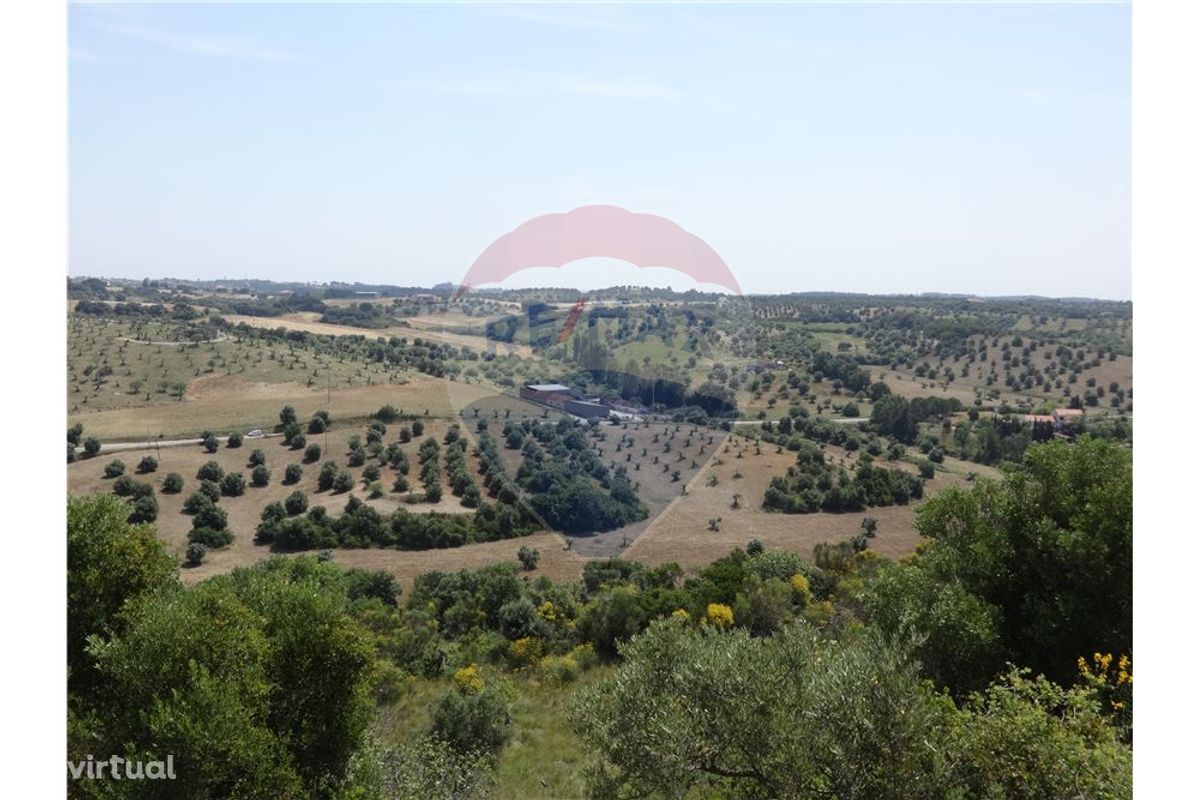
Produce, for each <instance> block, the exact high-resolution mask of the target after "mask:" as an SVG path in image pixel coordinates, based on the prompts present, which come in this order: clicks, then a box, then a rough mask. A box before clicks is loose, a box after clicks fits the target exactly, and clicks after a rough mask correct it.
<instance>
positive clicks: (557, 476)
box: [504, 418, 649, 534]
mask: <svg viewBox="0 0 1199 800" xmlns="http://www.w3.org/2000/svg"><path fill="white" fill-rule="evenodd" d="M590 430H591V429H590V428H589V427H587V426H584V425H579V424H576V423H575V422H573V421H572V420H569V419H565V418H563V419H560V420H558V421H557V422H556V423H555V422H543V421H540V420H537V421H534V420H525V421H523V422H521V423H520V424H519V425H517V424H515V423H509V425H508V426H505V429H504V431H505V433H504V436H505V441H506V442H507V443H508V444H510V445H511V444H515V443H517V442H520V444H517V445H516V446H519V447H520V448H521V453H522V455H523V456H524V461H523V462H522V463H521V465H520V469H518V470H517V473H516V482H517V484H518V485H520V487H521V488H522V489H524V490H525V491H526V492H528V493H529V495H530V498H529V505H530V506H531V507H532V509H533V510H534V511H535V512H536V513H537V514H538V516H540V517H541V518H542V519H543V520H545V522H546V524H547V525H549V526H550V527H552V528H553V529H555V530H558V531H561V532H563V533H569V534H586V533H593V532H595V531H607V530H612V529H613V528H619V527H621V526H622V525H627V524H629V523H630V522H636V521H637V520H641V519H645V517H646V515H647V514H648V513H649V512H648V510H647V509H646V507H645V505H644V504H643V503H642V502H641V501H640V499H639V498H638V497H637V492H636V490H635V489H634V488H633V484H632V483H631V482H630V481H629V479H628V475H627V472H626V470H625V468H624V467H623V466H620V467H617V468H616V469H614V470H613V469H609V468H608V465H606V464H604V462H603V461H602V460H601V459H600V457H599V456H598V455H597V454H596V452H595V449H594V448H593V447H592V445H591V443H590V442H589V441H588V433H589V431H590ZM516 431H519V432H520V433H519V437H517V434H516V433H515V432H516Z"/></svg>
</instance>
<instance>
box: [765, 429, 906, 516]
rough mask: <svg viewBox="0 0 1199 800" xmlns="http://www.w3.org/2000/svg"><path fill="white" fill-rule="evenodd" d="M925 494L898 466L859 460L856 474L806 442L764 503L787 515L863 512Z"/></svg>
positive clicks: (773, 486)
mask: <svg viewBox="0 0 1199 800" xmlns="http://www.w3.org/2000/svg"><path fill="white" fill-rule="evenodd" d="M923 496H924V484H923V483H922V482H921V480H920V479H919V478H917V477H916V476H914V475H911V474H909V473H907V472H905V471H903V470H899V469H887V468H883V467H876V466H874V465H873V464H872V463H871V462H870V460H869V459H868V458H863V459H859V461H858V467H857V469H856V470H855V471H854V472H853V473H849V472H847V471H846V470H844V469H841V470H836V469H834V468H833V466H832V465H831V464H829V463H828V462H827V460H826V459H825V455H824V453H823V452H822V451H821V450H820V449H819V448H816V447H813V446H811V445H805V446H804V447H801V448H800V449H799V451H798V453H797V454H796V463H795V464H794V465H793V466H790V467H788V468H787V472H786V474H785V475H781V476H777V477H775V478H772V479H771V481H770V487H769V488H768V489H767V490H766V494H765V496H764V497H763V499H762V504H763V505H764V506H765V507H766V508H767V509H770V510H774V511H782V512H785V513H788V514H809V513H812V512H815V511H831V512H840V511H862V510H864V509H866V508H869V507H872V506H890V505H906V504H907V503H908V502H909V501H910V500H913V499H920V498H921V497H923Z"/></svg>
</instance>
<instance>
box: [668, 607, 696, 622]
mask: <svg viewBox="0 0 1199 800" xmlns="http://www.w3.org/2000/svg"><path fill="white" fill-rule="evenodd" d="M670 616H672V617H674V618H675V619H681V620H683V622H687V621H688V620H690V619H691V612H690V611H688V610H687V609H685V608H676V609H675V610H674V611H672V612H670Z"/></svg>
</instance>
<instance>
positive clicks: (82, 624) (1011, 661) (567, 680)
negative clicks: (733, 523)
mask: <svg viewBox="0 0 1199 800" xmlns="http://www.w3.org/2000/svg"><path fill="white" fill-rule="evenodd" d="M534 438H536V437H534ZM489 449H490V448H489ZM488 483H489V484H493V485H495V486H497V487H499V490H502V488H503V486H504V485H505V484H504V480H503V479H502V476H501V475H499V474H498V473H496V474H493V475H492V477H491V479H490V480H489V481H488ZM128 503H129V501H128V500H125V499H121V498H118V497H114V496H110V495H98V496H96V497H92V498H88V499H84V500H80V499H71V500H70V501H69V504H68V558H69V574H68V603H69V636H68V663H69V669H70V679H69V741H68V752H69V755H70V757H71V758H73V759H80V758H83V757H84V756H85V754H87V753H97V752H100V753H108V752H111V753H114V754H120V755H123V756H126V757H130V758H144V759H160V758H163V757H165V755H166V754H167V753H171V754H174V756H175V764H176V769H177V771H178V773H179V776H180V780H178V781H174V782H145V781H142V782H137V781H128V782H122V783H116V782H104V781H79V782H73V783H72V784H71V786H70V790H71V792H72V793H73V795H74V796H80V797H88V796H94V797H189V798H191V797H196V798H199V797H271V798H279V797H283V798H286V797H297V798H299V797H315V798H361V799H363V800H366V799H368V798H469V797H488V796H495V795H499V796H506V797H568V796H581V795H583V794H589V795H590V796H594V797H657V798H683V797H686V798H747V799H748V798H796V799H797V800H798V799H801V798H803V799H806V798H912V797H915V798H976V797H982V798H1030V799H1031V798H1062V800H1065V799H1066V798H1079V797H1085V798H1126V797H1130V796H1131V740H1132V678H1131V669H1132V667H1131V541H1132V523H1131V454H1130V451H1129V450H1128V449H1126V448H1124V447H1122V446H1120V445H1117V444H1114V443H1112V442H1109V441H1103V440H1097V439H1090V438H1085V437H1084V438H1082V439H1080V440H1079V441H1078V442H1077V443H1074V444H1070V443H1066V442H1064V441H1055V442H1052V443H1048V444H1034V445H1031V446H1030V447H1029V448H1028V450H1027V453H1026V455H1025V459H1024V461H1023V463H1022V464H1021V465H1019V466H1012V467H1010V468H1006V471H1005V472H1004V474H1003V477H1002V479H1001V480H998V481H989V480H985V479H978V480H976V481H975V482H974V483H973V485H972V486H970V487H969V488H968V489H948V490H945V491H942V492H940V493H938V494H937V495H936V496H934V497H932V498H930V499H928V500H927V501H926V502H925V504H924V505H923V506H922V507H921V508H920V509H919V511H918V525H919V528H920V530H921V533H923V534H924V535H925V536H926V537H927V541H926V543H925V544H924V545H923V546H922V547H921V549H920V551H919V552H918V553H917V554H916V555H914V556H912V557H910V558H908V559H905V560H904V561H903V562H901V563H897V564H896V563H890V562H887V561H885V560H884V559H881V558H878V557H876V556H875V555H874V554H873V553H872V552H870V551H869V550H865V551H861V550H860V549H859V548H857V547H855V546H854V545H852V544H850V543H842V544H830V545H825V546H821V547H820V548H818V549H817V551H816V553H815V557H814V559H812V560H811V561H809V560H806V559H803V558H801V557H799V556H797V555H795V554H793V553H789V552H786V551H781V550H769V549H763V548H762V547H761V546H760V545H758V544H753V545H752V546H749V547H747V548H746V549H745V550H740V549H738V550H734V551H733V552H732V553H730V555H729V556H728V557H726V558H724V559H721V560H720V561H717V562H715V563H713V564H711V565H709V566H707V567H705V568H703V569H701V570H699V571H698V572H697V573H695V574H693V575H685V574H684V573H683V571H682V570H681V569H679V568H677V567H675V566H673V565H666V566H660V567H656V568H650V567H647V566H644V565H642V564H638V563H636V562H629V561H622V560H620V559H610V560H606V561H605V560H596V561H590V562H588V563H587V565H586V568H585V571H584V575H583V578H582V580H581V581H578V582H570V583H553V582H551V581H549V580H548V579H545V578H539V579H534V580H530V579H528V578H527V577H525V576H524V575H522V570H521V569H520V565H518V564H517V563H516V561H515V560H514V562H513V563H511V564H500V565H494V566H490V567H485V568H482V569H477V570H461V571H458V572H433V573H428V574H426V575H423V576H421V577H419V578H418V579H417V580H416V581H415V583H414V586H413V588H412V591H411V593H410V596H408V597H406V599H405V600H403V601H401V599H400V596H399V595H400V593H399V589H398V587H397V586H396V584H395V582H394V580H393V579H392V578H391V577H390V576H389V575H387V574H384V573H371V572H364V571H360V570H344V569H341V568H339V567H338V566H336V565H335V564H333V563H332V562H330V561H328V560H325V559H323V558H321V557H313V556H298V557H276V558H274V559H272V560H269V561H266V562H263V563H261V564H259V565H256V566H254V567H251V568H246V569H239V570H235V571H234V572H232V573H230V574H227V575H223V576H219V577H215V578H210V579H208V580H206V581H204V582H203V583H201V584H199V585H197V586H195V587H193V588H183V587H182V586H181V585H180V583H179V581H178V578H177V575H176V569H177V565H176V563H175V561H174V559H172V558H171V557H169V556H168V555H166V554H165V552H164V550H163V548H162V545H161V543H159V542H158V540H157V539H156V538H155V536H154V534H153V529H152V525H151V524H136V523H132V522H130V521H129V517H130V506H129V505H128ZM526 557H531V553H530V554H526ZM524 561H525V559H521V564H523V563H524ZM530 698H536V703H537V704H541V705H546V706H547V707H554V708H562V707H564V706H565V707H567V708H568V712H567V720H568V722H569V727H565V726H564V724H563V719H562V716H561V714H557V715H556V714H555V713H554V712H552V711H547V712H545V714H544V715H543V716H541V717H536V716H534V715H532V714H531V713H530V712H528V708H529V706H530V704H531V703H533V702H534V701H533V700H532V699H530ZM522 709H523V710H522ZM527 725H540V726H543V728H544V729H546V730H549V729H552V730H553V735H552V744H548V745H545V746H543V747H530V746H529V745H528V743H527V742H528V741H543V740H542V739H539V738H537V737H538V735H539V732H540V731H541V730H542V729H538V730H534V729H531V728H527V727H522V726H527ZM525 737H532V738H531V739H526V738H525Z"/></svg>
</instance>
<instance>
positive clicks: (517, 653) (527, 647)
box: [508, 636, 542, 666]
mask: <svg viewBox="0 0 1199 800" xmlns="http://www.w3.org/2000/svg"><path fill="white" fill-rule="evenodd" d="M508 652H509V653H510V654H511V656H512V658H513V659H515V660H516V661H518V662H520V663H521V664H528V665H530V666H532V665H535V664H537V663H538V662H539V661H540V660H541V653H542V643H541V640H540V639H538V638H537V637H536V636H526V637H524V638H523V639H517V640H516V641H515V642H513V643H512V644H510V645H508Z"/></svg>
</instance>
